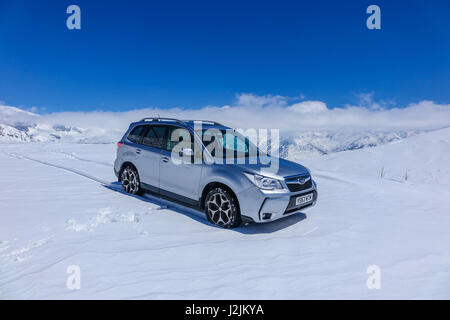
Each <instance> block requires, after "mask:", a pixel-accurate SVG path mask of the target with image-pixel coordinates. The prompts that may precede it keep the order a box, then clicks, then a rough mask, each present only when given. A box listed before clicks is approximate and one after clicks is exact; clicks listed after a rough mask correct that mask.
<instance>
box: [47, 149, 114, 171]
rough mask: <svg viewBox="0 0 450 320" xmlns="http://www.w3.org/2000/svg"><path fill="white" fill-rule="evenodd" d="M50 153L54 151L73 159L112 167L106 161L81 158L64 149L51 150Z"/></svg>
mask: <svg viewBox="0 0 450 320" xmlns="http://www.w3.org/2000/svg"><path fill="white" fill-rule="evenodd" d="M51 152H52V153H56V154H62V155H64V156H66V157H68V158H71V159H74V160H79V161H84V162H89V163H95V164H99V165H102V166H106V167H112V166H113V164H111V163H106V162H102V161H96V160H90V159H85V158H81V157H79V156H77V155H76V154H75V153H73V152H72V153H69V152H64V151H56V150H55V151H51Z"/></svg>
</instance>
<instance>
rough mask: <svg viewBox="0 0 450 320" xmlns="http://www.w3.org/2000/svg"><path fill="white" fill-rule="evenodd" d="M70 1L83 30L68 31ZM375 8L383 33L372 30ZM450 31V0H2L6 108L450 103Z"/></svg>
mask: <svg viewBox="0 0 450 320" xmlns="http://www.w3.org/2000/svg"><path fill="white" fill-rule="evenodd" d="M70 4H77V5H79V6H80V8H81V13H82V29H81V30H76V31H70V30H68V29H67V28H66V18H67V17H68V15H67V14H66V8H67V6H68V5H70ZM370 4H377V5H378V6H380V8H381V26H382V29H381V30H368V29H367V28H366V19H367V17H368V15H367V14H366V13H365V11H366V8H367V7H368V5H370ZM449 33H450V2H449V1H448V0H443V1H439V0H433V1H373V0H371V1H365V0H362V1H322V0H318V1H261V0H259V1H242V0H241V1H231V0H227V1H134V0H128V1H111V0H108V1H92V0H91V1H84V0H72V1H62V0H60V1H45V0H42V1H29V0H27V1H20V0H6V1H5V0H2V1H1V2H0V101H3V103H4V104H6V105H14V106H19V107H22V108H31V107H33V106H36V107H38V108H45V112H57V111H66V110H70V111H88V110H110V111H118V110H120V111H123V110H129V109H134V108H144V107H161V108H170V107H184V108H197V107H203V106H205V105H225V104H230V103H232V102H233V100H234V99H235V97H236V94H239V93H253V94H256V95H265V94H272V95H282V96H289V97H302V99H305V100H321V101H324V102H326V103H327V105H328V106H329V107H341V106H344V105H346V104H349V103H350V104H351V103H356V101H357V99H358V95H359V94H361V93H373V94H374V95H373V96H374V98H375V99H378V100H382V101H389V102H392V105H397V106H405V105H407V104H409V103H411V102H418V101H421V100H433V101H435V102H436V103H449V102H450V41H449V39H450V35H449ZM299 100H301V99H299ZM41 110H44V109H41Z"/></svg>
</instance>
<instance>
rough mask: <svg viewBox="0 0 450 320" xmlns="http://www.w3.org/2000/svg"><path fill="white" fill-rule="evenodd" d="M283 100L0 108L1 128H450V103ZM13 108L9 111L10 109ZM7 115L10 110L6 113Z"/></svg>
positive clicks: (253, 98)
mask: <svg viewBox="0 0 450 320" xmlns="http://www.w3.org/2000/svg"><path fill="white" fill-rule="evenodd" d="M290 101H292V99H291V98H289V97H283V96H279V95H263V96H258V95H254V94H248V93H247V94H241V95H238V96H237V98H236V101H235V102H234V103H233V104H232V105H225V106H207V107H203V108H199V109H184V108H171V109H159V108H147V109H136V110H131V111H125V112H109V111H105V112H103V111H92V112H58V113H51V114H46V115H42V116H39V119H37V117H38V116H36V115H33V114H31V113H25V112H17V113H14V112H12V111H11V110H13V109H11V107H2V106H0V123H2V122H3V123H5V122H8V123H13V122H33V121H36V122H39V123H43V124H48V125H54V124H63V125H66V126H76V127H79V128H83V129H95V130H114V131H124V130H126V128H128V125H129V123H130V122H133V121H137V120H140V119H141V118H143V117H148V116H156V115H158V114H159V115H160V116H161V117H172V118H179V119H204V120H216V121H219V122H221V123H223V124H225V125H229V126H232V127H235V128H243V129H247V128H279V129H281V130H284V131H306V130H386V129H395V130H408V129H413V130H430V129H438V128H442V127H448V126H450V104H447V105H440V104H436V103H434V102H433V101H421V102H418V103H411V104H409V105H407V106H405V107H403V108H392V109H386V108H384V104H382V103H378V102H374V101H373V97H372V96H371V95H370V96H366V97H363V99H362V101H363V102H364V104H365V106H350V105H347V106H346V107H344V108H329V107H327V105H326V104H325V102H322V101H303V102H295V103H291V104H290ZM8 108H9V109H8ZM8 110H9V111H8Z"/></svg>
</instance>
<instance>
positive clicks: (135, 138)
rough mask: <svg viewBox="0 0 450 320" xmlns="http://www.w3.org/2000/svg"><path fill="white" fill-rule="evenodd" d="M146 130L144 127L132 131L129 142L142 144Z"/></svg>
mask: <svg viewBox="0 0 450 320" xmlns="http://www.w3.org/2000/svg"><path fill="white" fill-rule="evenodd" d="M144 130H145V127H144V126H137V127H136V128H134V129H133V130H131V132H130V134H129V135H128V140H130V141H131V142H134V143H141V142H142V135H143V134H144Z"/></svg>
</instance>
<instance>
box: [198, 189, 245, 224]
mask: <svg viewBox="0 0 450 320" xmlns="http://www.w3.org/2000/svg"><path fill="white" fill-rule="evenodd" d="M205 213H206V217H207V218H208V220H209V221H210V222H212V223H214V224H215V225H218V226H221V227H223V228H235V227H238V226H239V225H240V224H241V215H240V213H239V208H238V204H237V201H236V199H235V198H234V196H233V195H232V194H231V193H230V192H229V191H227V190H225V189H223V188H220V187H218V188H213V189H211V190H210V191H209V192H208V194H207V195H206V197H205Z"/></svg>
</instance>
